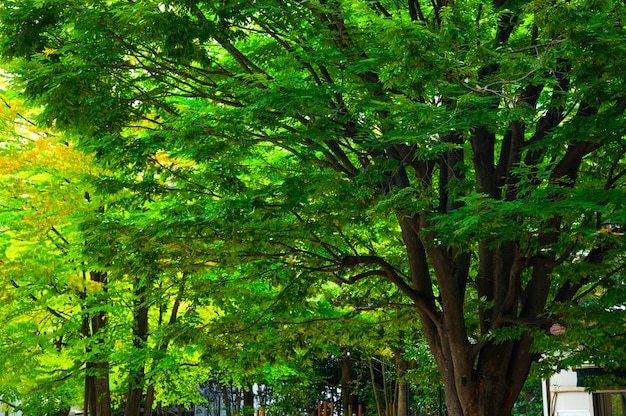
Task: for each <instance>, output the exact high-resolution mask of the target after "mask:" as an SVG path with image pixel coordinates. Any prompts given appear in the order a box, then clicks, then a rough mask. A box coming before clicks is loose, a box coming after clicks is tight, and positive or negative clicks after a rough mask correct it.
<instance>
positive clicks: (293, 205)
mask: <svg viewBox="0 0 626 416" xmlns="http://www.w3.org/2000/svg"><path fill="white" fill-rule="evenodd" d="M625 12H626V10H625V7H624V5H623V4H622V3H619V2H617V1H613V0H606V1H602V2H599V1H598V2H595V1H594V2H565V1H545V0H537V1H525V0H509V1H507V0H494V1H493V2H486V1H482V0H460V1H446V0H437V1H431V2H420V1H419V0H406V1H392V0H379V1H354V0H352V1H344V0H318V1H274V0H272V1H265V0H260V1H228V0H221V1H211V2H204V1H191V0H172V1H161V2H158V1H156V2H132V1H131V2H129V1H107V2H90V1H79V0H54V1H45V0H43V1H42V0H38V1H27V0H20V1H15V0H14V1H11V0H8V1H5V2H3V4H2V6H0V21H1V22H2V37H1V38H0V43H1V52H2V54H3V55H4V56H5V57H13V58H17V59H16V60H15V65H14V71H15V72H16V73H19V75H20V76H21V80H22V81H23V82H24V86H25V92H26V94H27V95H28V96H29V97H31V98H32V99H34V100H37V102H39V103H42V104H44V106H45V109H44V111H43V115H42V117H43V118H44V119H46V120H47V121H48V122H49V123H52V124H54V125H55V126H56V127H57V128H61V129H65V130H67V131H71V132H74V133H76V134H78V135H79V136H80V139H79V141H80V143H81V144H82V146H83V148H84V149H86V150H88V151H93V152H95V153H96V155H97V156H98V157H100V158H101V159H102V160H105V161H107V162H109V163H110V166H111V168H115V173H116V175H112V176H115V177H116V178H113V177H112V178H110V180H109V181H108V182H107V183H108V184H112V183H113V182H115V181H117V182H116V183H118V186H119V183H120V181H122V182H121V183H122V185H123V186H125V187H126V188H128V189H132V190H133V191H135V192H136V194H137V195H139V194H141V195H144V196H145V197H147V198H149V197H150V195H151V194H152V195H155V194H158V195H160V196H161V197H164V198H165V197H167V198H171V199H172V201H175V202H176V203H172V204H170V205H169V206H168V210H167V213H166V214H167V221H166V222H165V223H164V224H167V226H168V227H169V229H170V231H168V230H163V231H162V232H163V234H162V235H161V237H166V236H170V237H171V236H174V235H176V234H177V233H181V230H183V231H184V233H182V234H184V236H185V239H187V240H188V241H193V240H196V239H203V240H204V241H206V242H208V243H210V244H209V245H208V246H206V247H205V249H207V250H209V249H210V250H211V254H212V255H214V257H215V258H214V260H215V262H216V264H222V265H227V264H231V265H232V264H233V263H236V262H241V261H242V259H246V261H249V262H251V263H250V264H252V265H253V266H254V267H247V268H245V270H247V271H248V272H250V273H253V274H254V275H255V276H259V279H263V280H262V281H264V282H267V283H269V284H270V285H271V284H276V285H285V287H288V288H289V289H290V291H289V292H288V293H289V294H290V295H297V296H300V297H302V298H306V299H310V298H312V297H314V295H315V294H314V290H313V289H311V288H312V287H315V286H314V285H315V283H320V282H323V281H324V280H328V279H329V278H332V279H333V280H334V281H336V282H338V283H341V284H352V285H356V286H358V287H359V288H361V289H363V292H359V293H361V294H362V295H361V296H362V299H361V300H362V301H363V304H362V306H364V307H367V306H372V305H374V304H376V305H380V304H383V303H386V304H390V305H392V304H393V305H398V304H410V305H412V306H413V307H414V308H415V310H416V311H417V314H418V315H419V320H420V321H421V329H422V331H423V333H424V335H425V337H426V339H427V341H428V343H429V345H430V348H431V351H432V353H433V355H434V357H435V359H436V362H437V365H438V367H439V369H440V372H441V375H442V378H443V381H444V384H445V393H446V395H445V396H446V405H447V408H448V412H449V414H451V415H468V416H473V415H483V416H484V415H507V414H510V412H511V408H512V406H513V403H514V401H515V399H516V397H517V395H518V393H519V391H520V389H521V388H522V385H523V383H524V380H525V378H526V376H527V374H528V371H529V368H530V366H531V363H533V362H534V361H536V360H538V358H539V357H540V354H539V353H540V352H549V350H548V349H547V348H548V347H547V346H546V347H545V348H546V350H545V351H537V350H535V349H533V344H534V343H535V340H536V339H537V337H540V336H542V335H543V334H545V333H546V332H547V331H548V330H549V328H551V327H552V326H553V325H554V324H555V323H559V325H560V326H561V327H563V326H566V325H567V319H568V316H567V314H568V311H573V310H574V309H573V308H575V307H576V306H577V305H578V304H581V303H585V304H586V303H588V302H589V298H590V297H591V296H595V297H603V296H604V295H606V294H607V293H609V292H608V291H606V290H602V289H605V288H613V287H615V285H616V284H617V283H616V276H617V273H618V272H619V270H620V269H621V263H620V262H621V261H622V258H623V254H624V243H623V237H622V235H621V231H620V229H621V227H622V225H623V222H624V218H626V217H625V212H624V203H623V202H624V200H625V198H624V190H623V185H624V180H625V179H626V175H624V173H625V172H626V170H625V169H626V160H625V157H624V155H625V154H626V146H625V144H624V127H625V126H624V117H623V112H624V109H625V108H626V96H625V95H624V83H625V82H624V76H623V74H624V73H625V70H626V50H625V48H626V46H625V44H624V42H623V39H624V38H625V35H626V33H625V32H626V30H625V29H624V24H623V21H624V18H625V16H624V14H625ZM209 246H210V247H209ZM196 254H197V253H196ZM193 255H194V253H189V256H193ZM203 255H204V254H203ZM268 259H269V260H268ZM260 281H261V280H260ZM394 288H395V289H394ZM398 291H399V292H400V293H401V294H402V298H398V297H397V296H396V294H397V292H398ZM283 293H287V292H283ZM605 299H608V298H605ZM227 301H228V299H227ZM604 306H606V305H604ZM609 306H610V305H609ZM609 309H611V308H607V307H603V308H599V309H598V311H607V310H609ZM613 316H615V315H613ZM598 322H601V321H598V320H594V321H593V322H587V323H586V324H588V325H595V329H596V330H598V325H601V324H599V323H598ZM559 328H560V327H559ZM542 345H544V346H545V345H547V344H542Z"/></svg>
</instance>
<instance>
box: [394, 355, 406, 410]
mask: <svg viewBox="0 0 626 416" xmlns="http://www.w3.org/2000/svg"><path fill="white" fill-rule="evenodd" d="M392 351H393V359H394V362H395V366H396V375H397V377H398V381H397V387H396V388H397V389H398V394H397V396H396V397H397V404H398V406H397V411H396V416H409V406H408V404H409V395H408V390H409V384H408V383H407V382H406V380H405V379H404V377H405V375H406V372H407V369H408V368H409V363H408V362H407V361H406V360H405V359H404V357H403V356H402V351H401V350H400V349H399V348H392Z"/></svg>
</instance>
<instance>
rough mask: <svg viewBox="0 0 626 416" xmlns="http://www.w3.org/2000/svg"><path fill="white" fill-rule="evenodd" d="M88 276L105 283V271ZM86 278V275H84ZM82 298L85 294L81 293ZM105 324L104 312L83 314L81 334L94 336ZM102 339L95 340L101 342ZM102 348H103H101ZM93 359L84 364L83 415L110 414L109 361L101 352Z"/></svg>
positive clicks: (104, 415)
mask: <svg viewBox="0 0 626 416" xmlns="http://www.w3.org/2000/svg"><path fill="white" fill-rule="evenodd" d="M89 276H90V278H91V280H92V281H94V282H98V283H101V284H102V285H103V287H104V285H105V284H106V273H102V272H91V273H89ZM84 278H85V279H87V275H86V274H85V275H84ZM82 296H83V298H84V297H85V294H83V295H82ZM105 325H106V314H105V313H104V312H98V313H95V314H94V315H92V316H91V317H90V316H85V317H84V318H83V323H82V330H81V331H82V334H83V336H84V337H89V338H90V337H95V336H96V335H99V334H100V333H101V332H102V331H104V328H105ZM103 342H104V340H102V339H100V340H98V341H97V343H98V344H102V343H103ZM102 350H104V348H102ZM91 351H92V348H91V347H88V348H87V351H86V352H87V353H88V354H89V353H91ZM94 358H95V359H94V360H91V361H88V362H87V363H86V364H85V403H84V408H85V416H111V391H110V385H109V363H108V361H107V358H106V357H105V356H103V354H102V353H100V354H96V356H95V357H94Z"/></svg>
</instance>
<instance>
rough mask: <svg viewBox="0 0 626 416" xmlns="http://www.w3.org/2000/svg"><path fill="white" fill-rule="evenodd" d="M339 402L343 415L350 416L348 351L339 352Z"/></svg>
mask: <svg viewBox="0 0 626 416" xmlns="http://www.w3.org/2000/svg"><path fill="white" fill-rule="evenodd" d="M340 360H341V403H342V404H343V414H344V416H352V415H351V413H350V412H352V413H354V409H352V406H353V403H352V401H353V400H352V371H351V365H350V353H349V352H344V353H343V354H341V358H340Z"/></svg>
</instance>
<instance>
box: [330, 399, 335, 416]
mask: <svg viewBox="0 0 626 416" xmlns="http://www.w3.org/2000/svg"><path fill="white" fill-rule="evenodd" d="M330 416H335V402H330Z"/></svg>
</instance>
